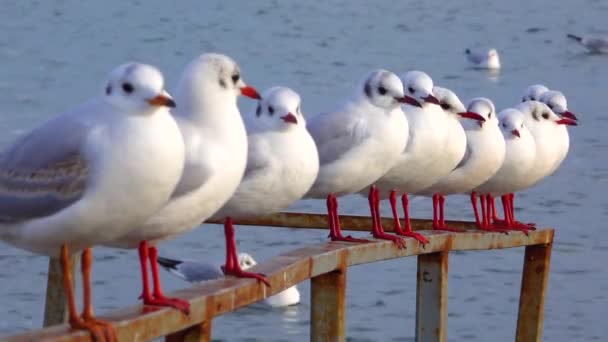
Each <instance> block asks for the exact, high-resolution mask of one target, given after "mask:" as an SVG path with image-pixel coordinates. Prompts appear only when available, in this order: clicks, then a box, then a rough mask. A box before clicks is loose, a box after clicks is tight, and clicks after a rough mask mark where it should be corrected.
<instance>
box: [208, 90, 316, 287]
mask: <svg viewBox="0 0 608 342" xmlns="http://www.w3.org/2000/svg"><path fill="white" fill-rule="evenodd" d="M246 118H247V119H246V127H247V131H248V136H247V138H248V142H249V144H248V145H249V150H248V153H247V168H246V169H245V175H244V177H243V179H242V180H241V183H240V184H239V186H238V188H237V189H236V192H235V193H234V194H233V195H232V197H231V198H230V200H229V201H228V202H227V203H226V204H225V205H224V206H223V207H222V208H221V209H220V210H219V211H218V212H217V213H215V214H213V216H212V217H211V219H213V220H222V219H223V220H225V222H226V265H225V266H224V271H226V270H230V273H231V274H235V275H238V276H246V277H254V278H258V279H260V280H261V281H263V282H265V283H266V284H267V285H269V286H270V284H269V283H268V281H267V280H266V279H265V278H264V277H263V276H262V275H259V274H255V273H249V272H244V271H242V270H241V268H240V266H239V263H238V261H237V252H236V241H235V239H234V227H233V222H232V220H233V219H234V218H251V217H256V216H261V215H267V214H271V213H275V212H279V211H281V210H283V209H285V208H287V207H289V206H290V205H291V204H292V203H293V202H295V201H297V200H299V199H301V198H302V197H303V196H304V195H305V194H306V192H307V191H308V190H309V189H310V187H311V186H312V184H313V183H314V181H315V179H316V177H317V174H318V172H319V154H318V153H317V147H316V146H315V142H314V140H313V139H312V137H311V136H310V134H309V133H308V131H307V130H306V120H305V118H304V114H303V113H302V110H301V99H300V96H299V95H298V94H297V93H296V92H295V91H293V90H292V89H290V88H286V87H272V88H270V89H268V90H267V91H266V92H264V94H263V95H262V99H261V100H260V101H259V103H258V104H257V106H256V107H255V108H254V110H252V112H251V113H249V114H248V115H247V116H246Z"/></svg>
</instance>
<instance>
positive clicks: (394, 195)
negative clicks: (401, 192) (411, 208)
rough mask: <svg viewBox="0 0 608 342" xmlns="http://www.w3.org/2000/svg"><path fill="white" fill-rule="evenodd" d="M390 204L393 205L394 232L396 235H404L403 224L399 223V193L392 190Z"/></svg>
mask: <svg viewBox="0 0 608 342" xmlns="http://www.w3.org/2000/svg"><path fill="white" fill-rule="evenodd" d="M389 202H390V203H391V211H392V212H393V230H394V231H395V234H399V235H403V233H404V230H403V229H401V222H399V213H398V212H397V191H396V190H395V189H393V190H391V192H390V194H389Z"/></svg>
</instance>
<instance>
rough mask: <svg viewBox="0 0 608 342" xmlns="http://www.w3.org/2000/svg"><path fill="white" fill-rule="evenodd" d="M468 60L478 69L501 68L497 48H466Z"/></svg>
mask: <svg viewBox="0 0 608 342" xmlns="http://www.w3.org/2000/svg"><path fill="white" fill-rule="evenodd" d="M464 53H465V55H466V56H467V60H468V61H469V62H470V63H471V64H472V65H473V67H475V68H477V69H488V70H498V69H500V58H499V57H498V51H496V49H489V50H480V51H472V50H471V49H466V50H464Z"/></svg>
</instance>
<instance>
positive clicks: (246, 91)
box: [241, 86, 262, 100]
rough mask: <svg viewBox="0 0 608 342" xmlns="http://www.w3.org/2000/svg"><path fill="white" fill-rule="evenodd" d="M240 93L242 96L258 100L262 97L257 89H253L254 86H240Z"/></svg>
mask: <svg viewBox="0 0 608 342" xmlns="http://www.w3.org/2000/svg"><path fill="white" fill-rule="evenodd" d="M241 94H243V95H244V96H247V97H249V98H252V99H254V100H260V99H261V98H262V97H261V96H260V94H259V93H258V91H257V90H255V88H254V87H252V86H246V87H243V88H241Z"/></svg>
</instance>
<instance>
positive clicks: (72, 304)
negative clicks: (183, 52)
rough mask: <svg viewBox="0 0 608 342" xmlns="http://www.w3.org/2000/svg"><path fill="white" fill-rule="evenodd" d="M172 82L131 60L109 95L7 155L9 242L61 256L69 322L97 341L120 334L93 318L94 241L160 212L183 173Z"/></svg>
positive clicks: (1, 231) (3, 197) (4, 227)
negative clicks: (75, 275)
mask: <svg viewBox="0 0 608 342" xmlns="http://www.w3.org/2000/svg"><path fill="white" fill-rule="evenodd" d="M163 83H164V81H163V76H162V74H161V73H160V71H158V69H156V68H155V67H153V66H150V65H146V64H139V63H127V64H123V65H121V66H119V67H117V68H116V69H114V70H113V71H112V73H111V74H110V76H109V79H108V80H107V81H106V83H105V84H104V87H105V89H104V91H103V93H102V94H100V95H99V96H97V97H95V98H93V99H91V100H89V101H87V102H85V103H83V104H81V105H79V106H77V107H75V108H73V109H71V110H68V111H66V112H64V113H62V114H59V115H58V116H56V117H54V118H53V119H51V120H50V121H48V122H46V123H45V124H42V125H41V126H39V127H37V128H35V129H33V130H32V131H30V132H29V133H27V134H25V135H23V136H22V137H21V138H19V139H18V140H17V141H16V142H15V143H13V144H12V145H10V146H9V147H8V148H7V149H5V150H4V151H3V152H2V155H1V156H0V184H1V188H0V226H1V227H0V239H2V240H3V241H5V242H7V243H9V244H11V245H13V246H16V247H19V248H23V249H26V250H28V251H31V252H34V253H38V254H42V255H48V256H54V257H60V258H61V263H62V269H63V285H64V290H65V291H66V297H67V300H68V309H69V310H68V311H69V323H70V325H71V326H72V327H73V328H76V329H86V330H88V331H90V332H91V334H92V335H93V337H94V338H95V339H96V340H104V339H107V340H116V336H115V333H114V331H113V329H112V327H111V325H110V324H109V323H107V322H103V321H100V320H97V319H96V318H94V317H93V305H92V298H91V264H92V250H91V246H93V245H97V244H100V243H102V242H105V241H108V240H112V239H114V238H116V237H118V236H120V235H122V234H124V233H126V232H128V231H129V230H130V229H132V228H133V226H135V225H137V224H140V223H141V222H143V221H144V220H145V219H147V218H148V217H150V216H151V215H152V214H153V213H154V212H156V211H157V210H158V209H160V208H161V207H162V205H164V204H165V203H166V202H167V200H168V199H169V196H170V195H171V192H172V191H173V189H174V188H175V186H176V184H177V182H178V180H179V177H180V174H181V172H182V168H183V164H184V143H183V140H182V137H181V135H180V132H179V129H178V127H177V124H176V123H175V120H174V119H173V118H172V117H171V115H170V114H169V111H168V109H167V107H174V106H175V102H173V100H172V99H171V98H170V97H168V94H167V93H166V92H165V91H164V89H163ZM78 251H83V252H82V279H83V288H84V301H83V302H84V310H83V313H82V315H81V316H79V315H78V312H77V308H76V300H75V298H74V289H73V287H72V273H71V269H70V254H71V253H77V252H78Z"/></svg>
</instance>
